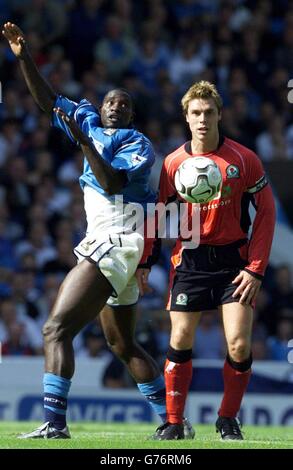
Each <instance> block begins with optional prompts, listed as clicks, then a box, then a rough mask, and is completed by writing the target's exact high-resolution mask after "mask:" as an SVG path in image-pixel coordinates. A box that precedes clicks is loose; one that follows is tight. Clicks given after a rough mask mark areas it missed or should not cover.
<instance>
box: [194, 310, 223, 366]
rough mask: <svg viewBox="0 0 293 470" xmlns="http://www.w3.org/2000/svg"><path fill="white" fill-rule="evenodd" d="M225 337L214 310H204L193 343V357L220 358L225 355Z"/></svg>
mask: <svg viewBox="0 0 293 470" xmlns="http://www.w3.org/2000/svg"><path fill="white" fill-rule="evenodd" d="M225 353H226V349H225V339H224V334H223V330H222V328H221V326H220V325H219V322H218V319H217V313H216V312H214V311H205V312H203V313H202V315H201V319H200V323H199V325H198V327H197V330H196V333H195V339H194V345H193V354H194V357H195V358H200V359H222V358H223V357H225Z"/></svg>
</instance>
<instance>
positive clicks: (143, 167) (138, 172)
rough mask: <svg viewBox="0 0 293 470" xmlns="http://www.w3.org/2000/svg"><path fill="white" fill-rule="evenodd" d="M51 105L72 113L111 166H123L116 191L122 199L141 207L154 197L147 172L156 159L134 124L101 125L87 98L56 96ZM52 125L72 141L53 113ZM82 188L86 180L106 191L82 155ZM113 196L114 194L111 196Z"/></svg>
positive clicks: (98, 116)
mask: <svg viewBox="0 0 293 470" xmlns="http://www.w3.org/2000/svg"><path fill="white" fill-rule="evenodd" d="M54 107H56V108H57V107H59V108H61V109H62V110H63V111H64V112H65V113H66V114H68V115H69V116H71V117H74V119H75V120H76V122H77V124H78V125H79V127H80V128H81V130H82V131H83V132H84V133H85V134H86V135H87V136H88V137H89V138H90V139H91V141H92V143H93V145H94V146H95V148H96V149H97V151H98V152H99V154H100V155H101V156H102V158H103V159H104V160H105V161H106V162H108V163H109V164H110V165H111V166H112V167H113V168H115V169H117V170H124V171H125V173H126V175H127V180H128V181H127V183H126V185H125V186H124V188H123V189H122V190H121V192H120V193H119V195H122V196H123V201H124V202H126V203H127V202H137V203H140V204H141V205H142V206H143V207H144V208H146V204H147V203H150V202H154V201H155V193H154V191H152V189H151V188H150V186H149V175H150V171H151V167H152V165H153V163H154V161H155V155H154V150H153V147H152V144H151V142H150V141H149V139H147V138H146V137H145V136H144V135H143V134H142V133H141V132H139V131H137V130H136V129H133V128H129V129H128V128H127V129H108V128H104V127H102V123H101V117H100V114H99V111H98V110H97V108H95V106H93V105H92V104H91V103H90V102H89V101H87V100H85V99H84V100H81V101H80V103H75V102H74V101H71V100H69V99H68V98H65V97H63V96H61V95H59V96H58V97H57V99H56V102H55V105H54ZM52 122H53V125H54V126H55V127H59V128H60V129H62V130H63V131H64V132H65V133H66V134H67V136H68V137H69V138H70V139H71V140H72V141H73V142H74V141H75V140H74V138H73V137H72V135H71V132H70V130H69V129H68V127H67V126H66V124H65V123H64V121H63V120H62V119H61V118H60V117H59V116H58V115H57V114H56V113H53V121H52ZM79 181H80V185H81V187H82V188H84V186H85V184H88V185H89V186H91V187H92V188H94V189H95V190H96V191H98V192H99V193H101V194H104V195H105V196H107V197H109V195H108V194H107V193H106V192H105V191H104V189H103V188H102V187H101V185H100V184H99V182H98V181H97V179H96V178H95V176H94V174H93V172H92V170H91V168H90V165H89V163H88V161H87V159H86V158H85V159H84V167H83V174H82V175H81V176H80V178H79ZM112 197H113V198H114V196H112Z"/></svg>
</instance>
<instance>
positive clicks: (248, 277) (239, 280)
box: [232, 271, 261, 305]
mask: <svg viewBox="0 0 293 470" xmlns="http://www.w3.org/2000/svg"><path fill="white" fill-rule="evenodd" d="M232 284H238V287H237V288H236V290H235V292H234V293H233V295H232V297H233V298H236V297H238V296H240V299H239V302H240V303H241V304H246V305H250V304H251V303H252V302H254V301H255V300H256V298H257V295H258V293H259V290H260V286H261V280H260V279H257V278H256V277H254V276H252V274H249V273H248V272H247V271H240V273H239V274H238V276H236V277H235V279H234V280H233V281H232Z"/></svg>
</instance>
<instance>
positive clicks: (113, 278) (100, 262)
mask: <svg viewBox="0 0 293 470" xmlns="http://www.w3.org/2000/svg"><path fill="white" fill-rule="evenodd" d="M84 200H85V211H86V215H87V222H88V230H87V235H86V237H85V238H84V239H83V240H82V241H81V242H80V243H79V244H78V245H77V246H76V247H75V248H74V254H75V256H76V257H77V259H78V262H81V261H82V260H83V259H86V258H90V259H91V260H92V261H93V262H95V263H96V265H97V266H98V268H99V269H100V271H101V272H102V274H103V275H104V276H105V277H106V278H107V279H108V281H109V282H110V284H111V285H112V286H113V293H112V295H111V296H110V297H109V299H108V301H107V304H108V305H111V306H114V307H115V306H118V305H132V304H135V303H136V302H137V300H138V296H139V290H138V285H137V281H136V278H135V271H136V269H137V265H138V263H139V261H140V259H141V257H142V253H143V248H144V239H143V236H142V235H141V234H140V233H137V232H132V233H127V234H124V233H119V231H122V228H121V213H120V214H117V217H116V221H117V220H119V225H120V227H119V226H118V225H115V217H114V219H113V207H111V206H113V203H112V202H111V201H110V200H109V199H108V198H105V197H104V196H103V195H101V194H99V193H98V192H97V191H96V190H94V189H93V188H91V187H89V186H86V187H85V188H84ZM109 209H111V217H109V214H110V212H109ZM119 210H120V209H119ZM111 218H112V220H111ZM107 225H109V226H108V227H107Z"/></svg>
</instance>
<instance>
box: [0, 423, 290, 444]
mask: <svg viewBox="0 0 293 470" xmlns="http://www.w3.org/2000/svg"><path fill="white" fill-rule="evenodd" d="M39 424H40V423H32V422H5V421H0V449H293V429H292V427H278V426H269V427H264V426H245V427H244V429H243V431H244V439H245V440H244V441H237V442H233V441H232V442H231V441H229V442H223V441H221V440H220V439H219V434H216V432H215V427H214V426H209V425H196V426H195V430H196V436H195V439H194V440H183V441H165V442H164V441H163V442H160V441H153V440H150V439H149V437H150V435H151V434H152V433H153V432H154V430H155V427H156V426H155V425H154V424H125V423H72V424H70V426H69V427H70V432H71V436H72V439H66V440H45V439H36V440H33V439H29V440H21V439H17V435H18V434H19V433H21V432H26V431H31V430H32V429H34V428H35V427H37V426H38V425H39Z"/></svg>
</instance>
